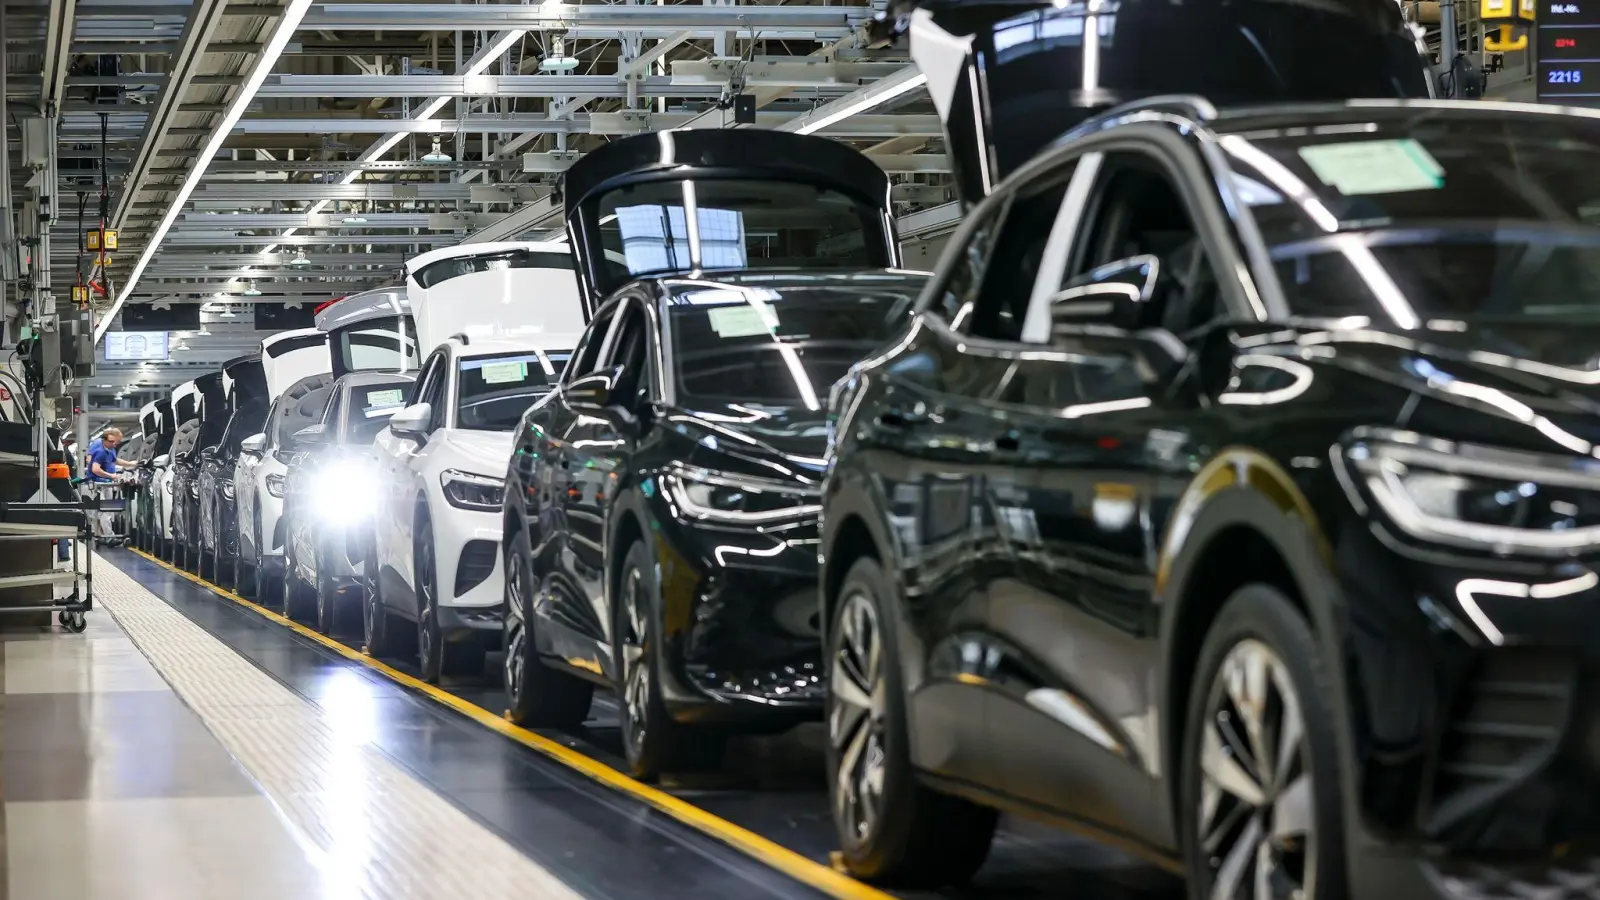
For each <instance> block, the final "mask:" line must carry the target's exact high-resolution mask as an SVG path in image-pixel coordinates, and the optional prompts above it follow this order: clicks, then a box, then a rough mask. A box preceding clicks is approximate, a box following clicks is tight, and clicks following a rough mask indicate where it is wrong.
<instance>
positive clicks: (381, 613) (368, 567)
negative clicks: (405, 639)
mask: <svg viewBox="0 0 1600 900" xmlns="http://www.w3.org/2000/svg"><path fill="white" fill-rule="evenodd" d="M364 568H365V573H366V582H367V589H366V590H365V591H363V592H362V596H361V630H362V632H363V634H364V636H365V638H366V643H367V655H368V656H372V657H379V658H381V657H385V656H393V655H394V652H395V646H394V638H393V637H391V636H390V633H389V608H388V607H387V606H384V605H383V592H382V590H381V588H380V586H379V581H378V550H377V547H376V546H374V547H371V548H369V549H368V551H367V558H366V562H365V567H364Z"/></svg>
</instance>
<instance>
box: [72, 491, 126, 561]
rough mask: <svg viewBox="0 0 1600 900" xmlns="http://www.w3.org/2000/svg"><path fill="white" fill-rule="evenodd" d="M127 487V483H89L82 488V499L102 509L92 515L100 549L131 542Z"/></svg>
mask: <svg viewBox="0 0 1600 900" xmlns="http://www.w3.org/2000/svg"><path fill="white" fill-rule="evenodd" d="M126 484H127V482H125V481H85V482H83V483H82V484H81V485H79V486H78V490H79V496H81V497H82V498H83V499H84V500H85V501H86V502H91V503H94V504H96V506H97V507H98V512H92V513H89V514H88V518H89V525H90V530H91V531H92V532H94V537H95V546H97V547H116V546H120V545H121V544H123V543H125V542H126V541H127V539H128V521H127V510H128V495H127V490H126Z"/></svg>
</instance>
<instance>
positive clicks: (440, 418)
mask: <svg viewBox="0 0 1600 900" xmlns="http://www.w3.org/2000/svg"><path fill="white" fill-rule="evenodd" d="M427 378H428V383H427V384H425V385H423V387H422V402H423V403H426V404H429V405H430V406H431V407H433V413H432V415H431V416H430V417H429V419H428V431H430V432H432V431H433V430H434V429H436V428H438V427H439V426H440V425H441V424H442V423H443V422H444V413H445V409H444V407H445V400H446V398H447V396H448V394H449V390H448V385H449V382H450V354H448V353H445V352H444V351H442V350H441V351H438V352H436V353H434V354H433V357H432V358H431V359H429V360H428V372H427Z"/></svg>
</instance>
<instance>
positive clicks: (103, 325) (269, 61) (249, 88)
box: [94, 0, 311, 342]
mask: <svg viewBox="0 0 1600 900" xmlns="http://www.w3.org/2000/svg"><path fill="white" fill-rule="evenodd" d="M310 8H311V0H290V2H289V5H288V6H286V7H284V9H283V17H282V18H280V19H279V20H278V27H277V29H276V30H275V31H273V32H272V37H271V38H270V39H269V40H268V41H267V45H266V46H265V47H263V48H261V55H260V56H259V57H257V58H256V65H255V68H253V69H251V70H250V75H249V77H247V78H245V81H244V85H243V87H241V88H240V89H239V93H238V94H237V95H236V96H235V97H234V98H233V103H232V104H230V105H229V106H228V111H227V112H225V113H223V114H222V121H220V122H218V123H217V127H216V128H214V129H212V132H211V137H210V138H209V139H208V140H207V141H206V143H205V146H204V147H203V148H201V150H200V155H199V156H198V157H197V158H196V159H195V161H194V167H193V168H191V169H190V170H189V175H188V177H186V178H184V179H183V184H181V185H179V186H178V192H177V194H176V195H175V196H173V198H172V200H171V205H170V206H168V207H167V214H166V215H164V216H162V217H161V221H160V222H159V223H158V224H157V225H156V230H155V231H154V232H152V233H151V235H150V240H149V242H147V243H146V244H145V247H144V252H143V253H140V254H139V261H138V262H136V263H134V264H133V271H132V272H129V273H128V280H127V281H126V282H124V283H123V285H122V290H121V291H120V292H119V293H118V294H117V299H116V302H115V303H113V304H111V309H109V310H107V311H106V314H105V315H104V316H102V317H101V319H100V323H99V324H98V325H96V326H95V329H94V339H95V341H96V342H98V341H99V340H100V339H101V338H103V337H105V334H106V332H107V331H109V330H110V329H111V322H112V321H113V320H114V319H115V318H116V317H117V313H118V312H120V311H121V310H122V305H123V304H124V303H126V302H128V298H129V297H131V296H132V295H133V290H134V288H136V287H138V286H139V277H140V276H141V275H143V274H144V270H145V269H146V268H147V267H149V265H150V260H151V259H153V258H154V257H155V255H156V250H158V249H159V248H160V247H161V242H162V241H163V240H165V239H166V236H167V232H169V231H171V230H172V224H173V223H174V222H176V221H177V220H178V215H179V214H180V213H181V212H183V207H184V206H185V205H187V204H188V202H189V197H190V196H192V195H193V194H194V189H195V188H196V187H198V186H199V184H200V179H202V178H204V177H205V174H206V169H207V168H209V167H210V165H211V161H212V160H213V159H215V158H216V156H217V151H218V150H221V149H222V142H223V141H225V140H227V139H228V135H229V134H231V133H232V132H233V126H235V125H237V124H238V123H239V119H240V117H241V116H243V115H244V111H245V110H246V109H248V108H249V107H250V104H251V102H252V101H254V100H255V96H256V91H258V90H260V89H261V83H262V82H264V81H266V80H267V76H268V75H270V74H272V67H273V66H276V65H277V64H278V57H279V56H282V55H283V48H284V47H286V46H288V44H289V39H290V38H293V37H294V33H295V31H296V30H298V29H299V28H300V21H301V20H302V19H304V18H305V15H306V10H308V9H310Z"/></svg>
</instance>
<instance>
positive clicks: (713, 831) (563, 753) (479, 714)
mask: <svg viewBox="0 0 1600 900" xmlns="http://www.w3.org/2000/svg"><path fill="white" fill-rule="evenodd" d="M128 549H130V550H132V551H133V553H135V554H137V555H138V556H140V557H142V558H144V559H147V560H149V561H150V562H153V563H155V564H156V565H158V566H161V567H162V568H164V569H167V570H168V571H170V572H173V573H174V574H177V575H181V576H182V577H184V578H187V579H188V580H190V581H192V582H194V583H195V584H198V585H200V586H201V587H203V588H205V589H207V590H209V591H211V592H212V593H214V594H217V595H219V596H221V597H225V598H227V599H228V600H231V601H233V602H234V603H237V604H239V605H240V606H243V607H244V608H246V609H248V610H250V611H251V612H254V613H256V614H257V615H259V616H262V617H264V618H266V619H270V620H271V621H273V622H276V623H278V624H279V625H283V626H286V627H287V628H289V629H290V630H291V631H293V632H295V633H296V634H298V635H300V636H301V637H304V638H307V639H309V640H313V641H316V642H317V643H319V644H321V645H322V646H324V647H327V648H328V649H329V650H332V651H334V652H335V653H338V654H339V655H340V656H343V657H345V658H346V659H349V660H353V661H355V662H359V663H361V664H362V665H365V666H367V667H368V668H370V669H372V670H374V671H376V672H379V673H380V674H382V675H383V676H385V677H386V678H388V679H389V680H391V681H394V682H396V683H398V684H402V685H405V686H406V687H408V688H411V689H412V690H414V691H418V692H420V693H422V694H425V695H427V696H428V697H430V698H432V699H433V700H434V701H436V702H438V703H441V704H443V705H444V706H448V707H449V708H451V709H453V710H455V711H456V712H458V713H460V714H462V715H464V716H466V717H467V718H469V719H472V720H473V721H474V722H477V723H478V724H480V725H482V726H484V727H485V728H488V729H490V730H491V731H495V732H497V733H499V734H502V735H504V736H506V737H508V738H510V739H512V740H514V741H516V742H517V743H519V744H522V745H523V746H525V747H528V748H529V749H532V750H535V751H537V752H539V753H542V754H544V755H545V756H547V757H549V758H551V759H553V760H555V761H556V762H559V763H561V764H562V765H564V766H566V767H568V768H570V769H573V770H576V771H578V772H580V773H582V774H584V775H586V776H588V777H589V778H592V779H594V780H595V781H598V782H600V783H601V784H604V785H606V786H607V787H610V788H614V789H615V790H618V791H621V792H623V793H625V794H628V795H629V796H631V797H633V798H635V799H637V800H639V801H641V802H644V803H647V804H649V805H650V806H652V807H654V808H655V809H657V810H659V811H661V812H663V813H665V814H667V815H669V816H671V817H672V818H674V819H677V820H678V821H679V822H682V823H683V824H685V825H688V826H689V827H691V828H693V829H695V830H696V831H699V832H701V833H703V834H707V835H710V836H711V837H714V838H716V839H717V840H720V841H722V842H723V843H725V844H727V845H729V846H731V847H733V848H734V849H736V850H739V851H741V852H743V853H745V854H748V855H749V856H751V857H753V858H755V859H756V860H758V861H760V862H761V863H763V864H765V865H767V866H770V867H772V868H774V869H777V870H778V871H780V872H782V873H784V874H785V875H788V876H789V877H791V878H793V879H795V880H796V881H799V882H801V883H803V884H806V885H809V886H811V887H813V888H816V889H817V890H819V891H821V892H822V893H824V894H826V895H828V896H830V897H835V898H839V900H894V898H893V897H892V896H891V895H889V894H886V893H884V892H883V891H880V890H878V889H877V888H874V887H871V886H869V885H867V884H863V883H862V882H860V881H857V880H855V879H854V878H851V877H849V876H848V875H845V874H843V873H841V872H838V871H835V870H834V869H832V868H829V867H828V866H826V865H824V864H822V863H819V862H817V861H815V860H812V859H809V858H807V857H805V856H802V855H800V854H799V853H796V852H794V851H793V850H790V849H789V848H787V847H784V846H781V845H779V844H777V843H775V842H773V841H770V840H768V839H766V838H764V837H762V836H761V835H759V834H756V833H755V832H753V831H750V830H748V829H745V828H741V827H739V826H738V825H735V824H733V823H732V822H729V821H728V820H726V819H723V818H720V817H718V816H714V815H712V814H711V813H708V812H706V811H705V810H703V809H701V808H699V807H698V806H694V805H693V804H690V803H686V802H684V801H683V800H680V799H679V798H677V797H674V796H672V795H671V794H669V793H667V792H666V791H663V790H661V789H659V788H655V787H651V786H650V785H648V784H645V783H644V782H641V781H638V780H635V779H633V778H630V777H628V776H627V775H624V774H623V773H621V772H619V771H617V770H616V769H613V768H612V767H610V766H608V765H606V764H605V763H603V762H600V761H599V760H596V759H593V758H591V757H589V756H585V755H584V754H582V753H580V752H578V751H576V750H573V749H572V748H571V747H566V746H563V745H562V744H559V743H557V742H555V741H552V740H550V739H549V738H547V737H544V736H543V735H540V734H537V733H535V732H532V731H529V730H528V729H526V728H522V727H520V726H518V725H514V724H512V723H511V722H510V721H509V720H508V719H506V718H505V717H504V716H497V715H495V714H493V713H491V712H489V711H488V710H486V709H484V708H483V707H481V706H478V705H476V704H473V703H468V702H467V701H465V700H463V699H461V698H460V697H457V696H456V695H454V694H452V693H450V692H449V691H445V690H442V689H440V688H438V687H435V686H434V685H431V684H428V683H427V682H425V681H422V680H421V679H418V678H415V677H413V676H411V675H407V674H406V673H404V672H402V671H400V670H399V669H396V668H394V667H392V666H389V665H386V664H384V663H383V662H382V661H381V660H378V659H374V658H373V657H371V656H368V655H367V654H365V653H362V652H359V651H356V650H353V649H351V648H349V647H347V646H345V645H344V644H341V643H339V642H338V641H336V640H334V639H333V638H330V637H328V636H327V635H325V634H322V633H321V632H319V631H317V630H316V629H313V628H308V627H306V626H305V625H301V624H300V623H299V622H296V621H294V620H293V619H290V618H288V617H287V616H284V615H281V614H279V613H276V612H273V611H272V610H270V609H267V608H266V607H265V606H262V605H260V604H258V603H253V602H251V601H250V600H246V599H245V598H244V597H241V596H239V595H238V594H237V593H234V592H233V591H229V590H224V589H222V588H220V587H217V586H216V585H214V584H212V583H211V582H209V581H206V580H205V579H203V578H201V577H199V576H198V575H194V574H192V573H190V572H185V571H184V570H182V569H180V568H178V567H176V566H174V565H172V564H170V563H168V562H166V561H164V560H161V559H157V558H156V557H154V556H151V555H150V554H148V553H146V552H144V551H143V550H138V549H135V548H132V547H130V548H128Z"/></svg>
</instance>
